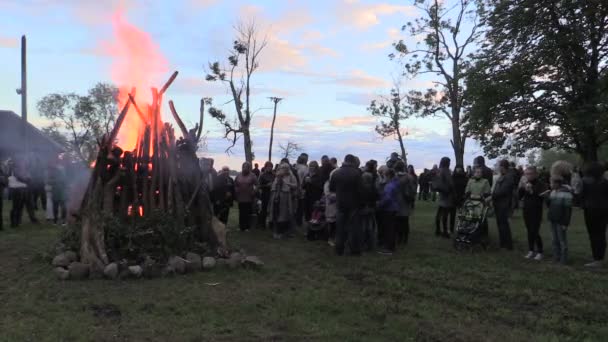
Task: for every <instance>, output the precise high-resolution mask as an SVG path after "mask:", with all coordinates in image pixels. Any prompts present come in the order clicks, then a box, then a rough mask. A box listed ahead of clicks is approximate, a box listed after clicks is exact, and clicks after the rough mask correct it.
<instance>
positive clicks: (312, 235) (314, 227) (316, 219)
mask: <svg viewBox="0 0 608 342" xmlns="http://www.w3.org/2000/svg"><path fill="white" fill-rule="evenodd" d="M324 203H325V199H324V198H321V200H319V201H316V202H315V204H314V205H313V209H312V214H311V215H310V221H309V222H308V231H307V233H306V238H307V239H308V240H309V241H316V240H324V241H326V240H327V237H328V232H327V222H326V220H325V205H324Z"/></svg>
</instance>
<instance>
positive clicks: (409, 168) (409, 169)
mask: <svg viewBox="0 0 608 342" xmlns="http://www.w3.org/2000/svg"><path fill="white" fill-rule="evenodd" d="M407 173H408V174H409V175H410V180H411V181H413V182H414V184H410V187H414V200H413V201H412V208H414V206H415V204H416V194H417V192H418V175H416V170H415V169H414V165H408V166H407Z"/></svg>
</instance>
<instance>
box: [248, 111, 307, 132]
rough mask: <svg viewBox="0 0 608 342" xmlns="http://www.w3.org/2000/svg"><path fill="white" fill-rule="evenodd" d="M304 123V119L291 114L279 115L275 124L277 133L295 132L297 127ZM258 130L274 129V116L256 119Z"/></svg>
mask: <svg viewBox="0 0 608 342" xmlns="http://www.w3.org/2000/svg"><path fill="white" fill-rule="evenodd" d="M301 122H302V119H301V118H299V117H297V116H294V115H289V114H280V113H277V119H276V121H275V123H274V129H275V132H276V131H277V130H278V131H290V130H293V129H294V128H295V127H296V126H297V125H299V124H300V123H301ZM255 127H256V128H263V129H270V128H271V127H272V116H269V115H264V116H262V115H260V116H258V117H257V118H256V124H255Z"/></svg>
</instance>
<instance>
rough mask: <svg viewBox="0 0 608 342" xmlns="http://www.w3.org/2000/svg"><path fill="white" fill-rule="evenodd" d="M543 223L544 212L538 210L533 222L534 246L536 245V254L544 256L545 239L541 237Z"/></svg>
mask: <svg viewBox="0 0 608 342" xmlns="http://www.w3.org/2000/svg"><path fill="white" fill-rule="evenodd" d="M542 222H543V213H542V210H538V211H537V212H536V213H535V216H534V220H533V221H532V228H533V238H534V244H535V245H536V252H537V253H538V254H543V252H544V250H543V239H542V238H541V236H540V226H541V224H542Z"/></svg>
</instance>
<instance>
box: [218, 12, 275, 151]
mask: <svg viewBox="0 0 608 342" xmlns="http://www.w3.org/2000/svg"><path fill="white" fill-rule="evenodd" d="M235 31H236V39H235V40H234V43H233V47H232V50H231V51H230V55H229V56H228V66H227V67H222V66H220V62H213V63H209V69H210V72H209V73H208V74H207V76H206V80H207V81H210V82H217V81H219V82H223V83H225V84H226V85H227V86H228V88H229V90H230V95H231V97H232V100H231V101H230V102H232V103H234V109H235V111H236V116H235V117H234V118H233V119H230V118H229V117H228V116H226V114H224V112H223V111H222V110H221V109H219V108H216V107H213V106H211V107H210V108H209V114H210V115H211V117H213V118H215V119H216V120H217V121H219V122H220V123H221V124H222V125H224V129H225V135H224V137H225V138H226V139H229V140H230V141H232V145H231V146H230V147H228V149H227V150H226V151H227V152H229V151H230V150H231V149H232V148H233V147H234V146H235V145H236V142H237V140H238V139H239V138H240V137H241V136H242V137H243V147H244V150H245V159H246V160H247V161H248V162H252V161H253V159H254V155H253V151H252V147H253V142H252V141H251V133H250V128H251V127H250V126H251V119H252V117H253V114H254V113H253V112H252V111H251V103H250V101H251V77H252V76H253V74H254V73H255V71H256V70H257V69H258V67H259V56H260V53H261V52H262V50H263V49H264V48H265V47H266V45H267V43H268V41H267V39H266V37H264V38H259V37H258V27H257V26H256V24H255V22H253V21H252V22H250V23H247V24H245V23H242V22H241V23H239V24H238V25H237V26H236V27H235Z"/></svg>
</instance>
